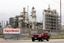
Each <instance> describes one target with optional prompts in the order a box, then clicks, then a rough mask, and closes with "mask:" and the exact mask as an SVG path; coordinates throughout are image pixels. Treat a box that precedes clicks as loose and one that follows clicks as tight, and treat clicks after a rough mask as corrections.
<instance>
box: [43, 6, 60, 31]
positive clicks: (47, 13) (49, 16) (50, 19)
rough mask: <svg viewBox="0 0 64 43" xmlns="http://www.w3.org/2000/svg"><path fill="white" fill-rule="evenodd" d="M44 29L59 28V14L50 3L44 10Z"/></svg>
mask: <svg viewBox="0 0 64 43" xmlns="http://www.w3.org/2000/svg"><path fill="white" fill-rule="evenodd" d="M43 30H54V31H55V30H59V15H58V13H57V11H56V10H54V9H53V10H51V9H50V5H49V6H48V9H45V10H44V12H43Z"/></svg>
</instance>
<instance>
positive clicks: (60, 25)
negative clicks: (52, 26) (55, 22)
mask: <svg viewBox="0 0 64 43" xmlns="http://www.w3.org/2000/svg"><path fill="white" fill-rule="evenodd" d="M61 6H62V5H61V0H60V28H61V29H62V17H61V14H62V10H61Z"/></svg>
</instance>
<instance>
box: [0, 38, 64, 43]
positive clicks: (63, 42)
mask: <svg viewBox="0 0 64 43" xmlns="http://www.w3.org/2000/svg"><path fill="white" fill-rule="evenodd" d="M0 43H64V39H53V40H50V41H45V40H44V41H43V42H38V41H37V40H36V41H35V42H32V41H31V40H0Z"/></svg>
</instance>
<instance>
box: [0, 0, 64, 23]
mask: <svg viewBox="0 0 64 43" xmlns="http://www.w3.org/2000/svg"><path fill="white" fill-rule="evenodd" d="M48 4H50V8H51V9H52V10H53V9H56V10H57V12H58V13H59V12H60V0H0V21H2V20H9V18H10V17H14V16H16V15H20V12H22V10H23V7H26V11H27V6H29V15H31V14H30V12H31V8H32V7H33V6H34V7H35V9H36V15H37V21H42V11H43V10H44V9H47V8H48ZM63 11H64V0H62V24H64V20H63V19H64V15H63V14H64V12H63ZM59 14H60V13H59Z"/></svg>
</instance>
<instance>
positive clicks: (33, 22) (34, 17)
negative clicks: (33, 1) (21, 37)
mask: <svg viewBox="0 0 64 43" xmlns="http://www.w3.org/2000/svg"><path fill="white" fill-rule="evenodd" d="M31 16H32V29H35V25H36V11H35V8H34V7H32V12H31Z"/></svg>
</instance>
